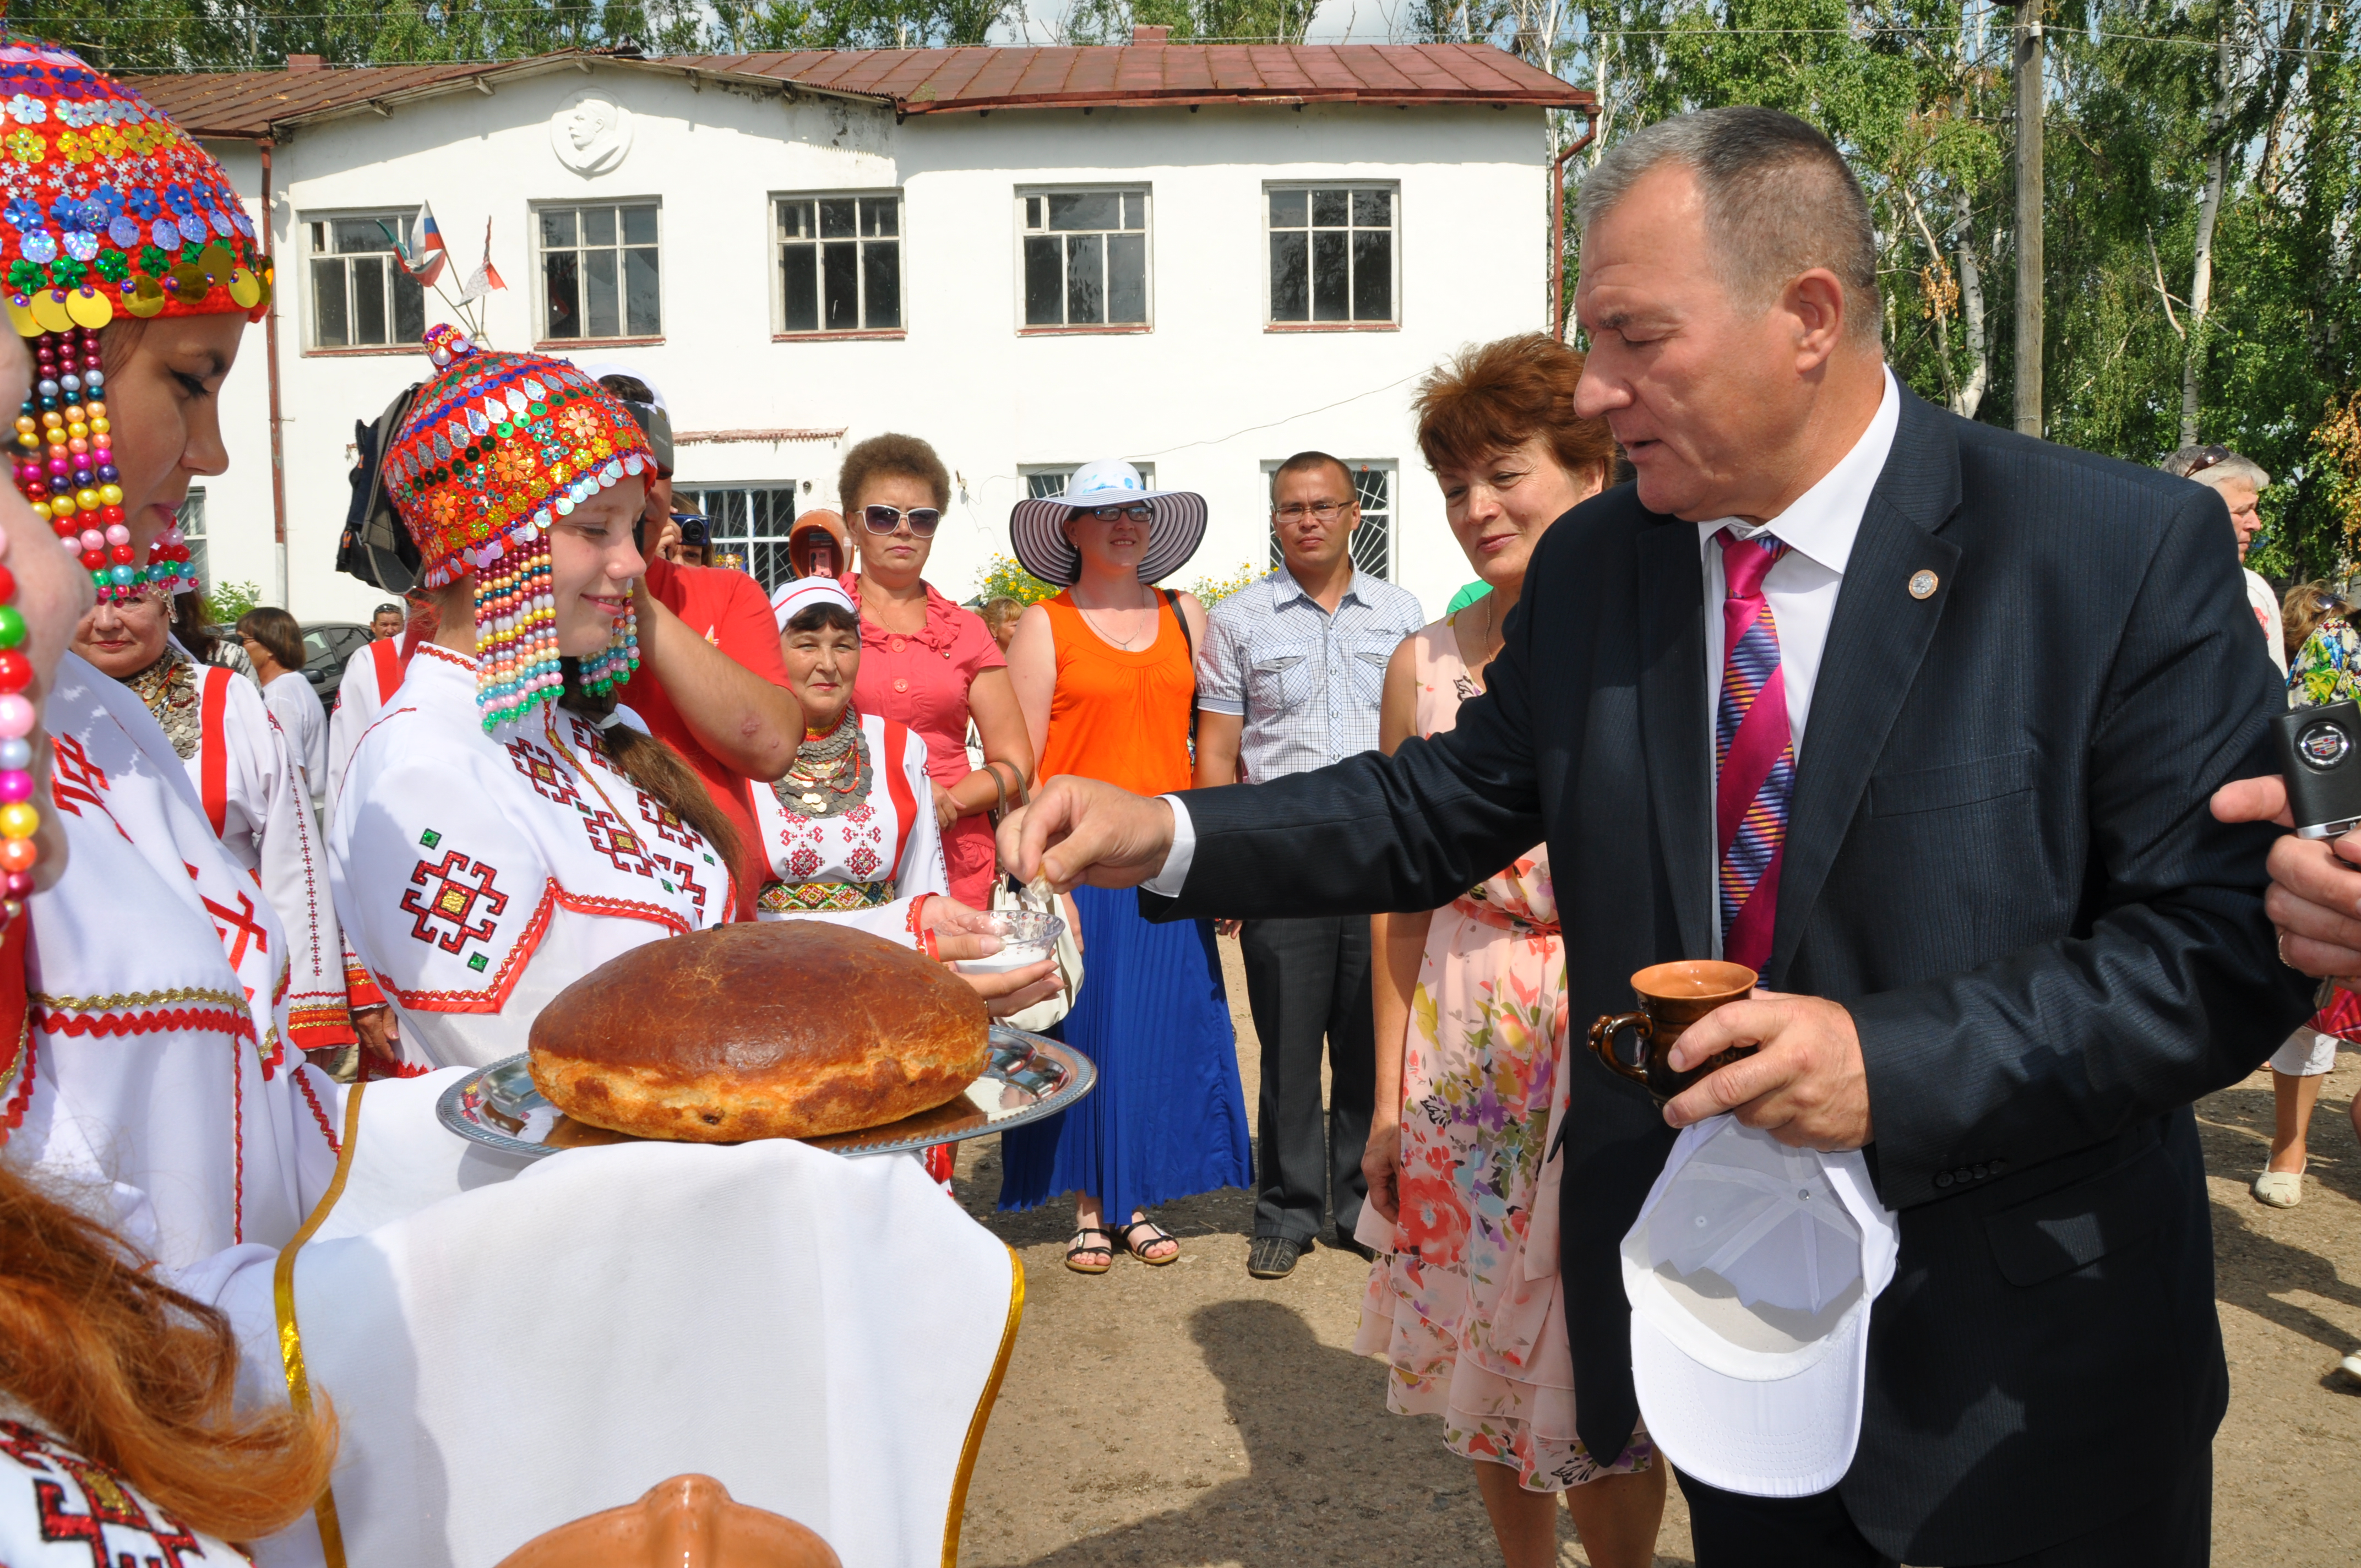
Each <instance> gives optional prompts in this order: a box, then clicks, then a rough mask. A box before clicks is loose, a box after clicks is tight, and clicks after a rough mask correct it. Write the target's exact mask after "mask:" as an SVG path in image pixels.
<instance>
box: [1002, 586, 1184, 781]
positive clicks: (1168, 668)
mask: <svg viewBox="0 0 2361 1568" xmlns="http://www.w3.org/2000/svg"><path fill="white" fill-rule="evenodd" d="M1156 598H1157V605H1156V641H1153V642H1151V643H1149V644H1148V646H1147V647H1145V648H1135V649H1133V650H1132V651H1131V652H1128V653H1126V652H1124V651H1123V650H1122V649H1120V648H1118V647H1116V646H1115V644H1114V643H1112V642H1110V641H1107V640H1106V639H1105V638H1104V637H1101V636H1100V635H1099V634H1098V633H1097V632H1095V631H1093V630H1091V628H1090V624H1089V623H1088V622H1087V621H1085V620H1083V619H1082V610H1081V609H1078V608H1076V606H1075V604H1074V600H1073V596H1072V595H1071V594H1065V593H1061V594H1060V595H1059V596H1058V597H1057V598H1053V599H1047V600H1044V601H1043V603H1042V606H1041V608H1042V609H1046V610H1048V611H1049V631H1050V635H1051V637H1052V638H1053V639H1054V640H1055V641H1056V643H1057V647H1058V684H1057V686H1056V688H1055V690H1054V691H1053V692H1052V693H1051V694H1050V697H1049V737H1048V739H1047V740H1045V741H1044V742H1043V744H1042V748H1041V771H1040V774H1039V776H1040V777H1042V778H1045V779H1046V778H1051V777H1054V776H1055V775H1057V774H1059V773H1076V774H1079V775H1081V776H1082V777H1083V778H1086V779H1100V780H1104V782H1106V783H1108V784H1115V785H1118V786H1120V787H1122V788H1124V789H1127V790H1130V791H1131V792H1132V793H1133V794H1135V795H1162V794H1164V793H1166V792H1167V791H1169V790H1181V789H1187V788H1188V787H1189V779H1190V773H1191V763H1190V761H1189V709H1190V707H1191V705H1193V704H1194V702H1195V701H1196V696H1197V673H1196V670H1195V668H1194V667H1193V665H1192V663H1191V660H1190V657H1189V640H1188V638H1187V636H1186V635H1185V634H1184V633H1183V632H1182V630H1181V627H1180V620H1179V618H1178V616H1177V615H1176V614H1175V613H1174V610H1173V609H1172V607H1171V606H1170V604H1168V603H1167V602H1166V601H1165V598H1164V596H1163V593H1162V592H1161V591H1160V590H1159V592H1158V594H1157V596H1156Z"/></svg>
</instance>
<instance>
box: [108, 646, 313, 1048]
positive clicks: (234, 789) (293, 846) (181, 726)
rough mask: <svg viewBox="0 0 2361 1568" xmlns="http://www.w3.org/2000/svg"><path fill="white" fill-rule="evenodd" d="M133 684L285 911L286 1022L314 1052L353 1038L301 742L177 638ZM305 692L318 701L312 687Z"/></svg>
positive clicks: (228, 844) (207, 804)
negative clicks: (300, 760) (299, 758)
mask: <svg viewBox="0 0 2361 1568" xmlns="http://www.w3.org/2000/svg"><path fill="white" fill-rule="evenodd" d="M124 684H125V685H127V686H129V687H130V688H131V689H132V690H133V691H134V692H136V693H137V694H138V695H139V697H140V699H141V700H142V701H143V702H145V703H146V704H147V705H148V712H149V713H151V714H153V715H154V716H155V718H156V721H157V723H158V724H159V725H161V726H162V727H163V730H164V735H165V738H166V739H167V740H170V741H171V743H172V749H173V750H174V751H176V752H178V753H179V754H180V757H181V766H182V767H184V768H186V769H187V770H188V774H189V782H190V783H192V784H195V785H196V786H197V800H198V803H199V804H200V805H201V806H203V808H204V814H205V820H206V822H207V823H209V824H210V825H211V826H212V828H213V830H214V833H216V834H217V835H219V836H220V838H221V841H222V845H223V847H224V848H225V849H226V850H229V854H230V859H232V860H233V861H236V862H237V864H238V865H239V867H240V868H242V869H243V870H244V871H245V872H247V875H248V876H250V877H252V878H253V879H254V880H255V883H257V885H258V886H259V887H260V888H261V889H262V891H263V894H264V895H265V896H266V897H268V898H269V900H270V907H271V908H273V909H275V910H277V911H278V912H279V923H280V925H281V926H282V927H285V928H286V931H287V938H288V942H289V944H290V946H289V952H288V962H289V965H290V976H289V986H288V997H287V1017H288V1026H289V1028H290V1030H291V1037H292V1038H293V1040H294V1043H295V1045H296V1046H297V1047H299V1048H301V1049H303V1050H307V1051H308V1050H322V1049H326V1048H332V1047H337V1046H346V1045H350V1044H351V1043H352V1040H353V1034H352V1026H351V1022H350V1019H349V1017H348V1015H347V1014H346V1006H345V967H344V951H343V939H342V938H341V937H340V936H339V935H338V933H337V930H336V911H335V904H334V902H333V901H332V900H331V899H330V898H329V896H328V862H327V856H326V853H325V850H326V845H325V843H324V839H323V836H322V834H321V832H320V826H319V819H318V818H317V817H314V816H313V813H312V800H311V795H310V794H309V792H308V791H307V790H306V789H305V788H304V787H303V774H302V769H301V768H300V767H299V765H298V764H297V762H296V761H295V753H294V751H293V748H292V746H291V744H290V742H289V740H288V737H287V734H286V732H285V730H284V729H281V728H280V724H279V721H278V719H277V718H274V717H273V716H272V714H271V712H270V709H269V707H268V706H267V705H266V704H265V702H264V699H263V696H262V689H261V688H260V687H259V686H257V685H255V684H254V683H253V682H252V681H251V680H248V679H247V677H245V676H244V675H241V674H238V673H237V672H236V671H235V670H229V669H225V668H223V667H222V666H220V665H218V664H200V663H194V662H192V661H191V660H189V659H188V657H187V655H186V654H185V652H182V651H181V649H180V648H179V647H178V645H177V644H176V645H174V647H173V648H172V649H171V651H170V652H169V653H168V655H167V658H166V660H165V661H163V662H162V663H159V665H158V666H152V667H150V668H149V669H148V670H144V671H142V672H140V673H139V674H137V675H134V676H132V677H131V678H130V679H129V680H128V681H126V682H125V683H124ZM297 684H298V685H301V684H302V683H301V682H300V681H299V682H298V683H297ZM304 695H305V698H306V700H310V696H311V692H310V688H309V687H308V686H307V687H305V688H304Z"/></svg>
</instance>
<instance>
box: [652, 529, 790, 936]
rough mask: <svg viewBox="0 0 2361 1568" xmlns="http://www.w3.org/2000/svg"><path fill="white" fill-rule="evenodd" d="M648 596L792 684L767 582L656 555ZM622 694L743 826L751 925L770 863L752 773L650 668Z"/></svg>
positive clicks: (779, 681) (743, 876)
mask: <svg viewBox="0 0 2361 1568" xmlns="http://www.w3.org/2000/svg"><path fill="white" fill-rule="evenodd" d="M648 592H649V593H650V594H651V595H652V596H653V597H654V598H655V599H656V600H657V601H658V602H659V603H661V604H662V605H663V606H664V608H665V609H669V610H671V611H672V612H673V613H674V614H675V615H676V616H678V617H680V619H681V620H683V621H684V622H686V624H687V626H688V629H689V630H692V631H694V632H696V633H697V635H698V636H700V637H702V638H704V639H705V640H706V641H708V642H710V643H712V644H713V645H714V646H715V647H717V648H719V649H720V650H721V651H722V652H724V653H727V654H729V655H730V657H731V658H732V659H735V660H736V661H737V662H738V663H741V664H743V665H744V666H745V667H746V668H748V669H750V670H752V671H753V672H754V673H755V674H758V675H760V676H762V677H763V679H764V680H766V681H768V682H770V683H771V684H772V685H774V686H783V685H786V684H787V667H786V665H785V664H784V663H780V661H779V633H778V630H777V628H776V626H775V624H774V622H773V621H772V620H771V601H770V599H769V598H767V597H765V596H764V594H763V587H762V585H761V584H759V583H757V582H756V581H754V579H753V578H752V577H750V576H747V575H746V574H745V573H743V572H740V571H733V570H731V569H730V568H728V567H724V566H683V565H675V564H674V563H673V562H670V561H666V560H664V559H663V558H662V557H654V558H652V559H650V560H649V562H648ZM615 696H616V699H617V700H618V701H620V703H621V704H622V705H623V706H624V707H628V708H630V709H631V711H632V712H634V713H636V714H638V715H639V716H640V717H641V718H643V719H645V720H646V721H647V726H648V729H649V732H650V733H651V734H653V735H654V736H655V738H656V739H657V740H662V741H663V742H664V744H665V745H667V746H670V747H671V748H672V749H673V750H674V751H677V752H679V753H680V754H681V757H682V760H684V761H685V762H687V763H688V765H689V766H690V767H691V768H694V769H695V770H696V771H697V777H699V778H701V779H703V780H704V781H705V789H706V793H707V794H708V795H711V796H712V797H713V804H714V805H716V806H719V807H720V808H721V809H722V811H723V812H724V813H725V814H726V815H727V816H728V817H729V818H730V824H731V826H733V827H735V828H737V829H738V842H739V847H740V850H741V853H740V856H739V862H740V863H739V865H738V867H737V871H736V874H737V878H738V918H739V919H741V920H752V918H754V899H755V896H756V894H759V893H760V892H761V891H762V880H763V879H762V868H763V856H762V852H761V851H762V843H761V836H760V834H759V833H758V832H757V831H756V829H755V827H754V818H753V817H752V814H751V813H750V812H749V811H748V810H747V809H746V775H745V774H743V773H738V772H736V771H735V770H733V769H732V768H730V766H729V765H728V764H726V763H724V762H721V761H720V760H719V758H717V757H715V756H714V755H713V753H712V752H710V751H707V750H706V749H705V748H704V747H703V746H701V745H699V744H698V743H697V737H696V736H694V735H692V734H690V733H689V729H688V725H687V723H686V721H684V720H683V719H682V718H681V717H680V710H679V709H678V708H676V707H673V705H672V698H671V697H670V696H666V695H665V693H664V687H663V685H660V684H659V683H658V682H657V680H656V678H655V676H654V675H653V674H650V673H649V672H648V670H647V668H646V667H645V666H644V665H642V667H641V668H640V669H638V670H637V671H635V672H633V674H632V675H631V680H630V681H629V682H628V683H626V684H625V685H623V686H622V687H620V689H619V690H618V691H617V692H616V694H615Z"/></svg>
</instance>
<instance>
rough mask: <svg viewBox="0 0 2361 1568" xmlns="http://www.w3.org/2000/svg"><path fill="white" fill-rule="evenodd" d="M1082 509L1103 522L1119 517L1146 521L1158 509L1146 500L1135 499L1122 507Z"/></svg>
mask: <svg viewBox="0 0 2361 1568" xmlns="http://www.w3.org/2000/svg"><path fill="white" fill-rule="evenodd" d="M1082 510H1083V512H1084V513H1085V514H1087V515H1088V516H1091V517H1094V518H1097V519H1098V520H1099V521H1101V522H1113V521H1115V519H1116V518H1119V517H1127V518H1129V519H1131V521H1134V522H1146V521H1148V519H1149V518H1151V517H1154V516H1155V515H1156V509H1155V508H1154V507H1152V506H1149V505H1148V503H1147V502H1146V501H1134V502H1132V503H1131V504H1130V505H1129V506H1122V507H1084V508H1083V509H1082Z"/></svg>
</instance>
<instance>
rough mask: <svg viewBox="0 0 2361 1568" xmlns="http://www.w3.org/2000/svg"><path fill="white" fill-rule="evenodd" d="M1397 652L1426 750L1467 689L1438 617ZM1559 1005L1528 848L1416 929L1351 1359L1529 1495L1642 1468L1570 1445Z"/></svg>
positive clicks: (1549, 937) (1552, 943) (1543, 907)
mask: <svg viewBox="0 0 2361 1568" xmlns="http://www.w3.org/2000/svg"><path fill="white" fill-rule="evenodd" d="M1411 641H1412V644H1413V652H1414V658H1415V665H1414V667H1415V672H1416V675H1417V680H1418V693H1417V707H1416V719H1417V726H1418V730H1419V733H1420V734H1422V735H1432V734H1433V733H1435V732H1436V731H1437V730H1442V729H1450V728H1451V725H1452V721H1453V719H1454V718H1455V717H1456V716H1457V713H1458V709H1459V704H1460V702H1461V701H1462V700H1463V699H1465V698H1466V697H1468V696H1474V695H1475V693H1476V691H1477V686H1476V685H1475V683H1474V681H1473V680H1472V679H1471V678H1470V677H1469V675H1468V673H1467V667H1466V663H1463V662H1462V661H1461V659H1460V657H1459V646H1458V639H1457V637H1456V636H1455V633H1454V632H1453V630H1452V628H1451V622H1450V621H1449V620H1447V619H1446V620H1440V621H1437V622H1435V623H1434V624H1433V625H1432V626H1429V627H1427V628H1425V629H1424V630H1421V631H1419V632H1416V633H1415V634H1413V636H1412V639H1411ZM1565 1009H1566V999H1565V942H1564V939H1563V938H1561V937H1560V936H1559V935H1558V920H1557V899H1556V894H1555V893H1554V890H1553V889H1552V887H1551V884H1550V871H1549V855H1548V852H1547V851H1546V850H1544V849H1543V848H1541V847H1539V846H1536V847H1535V848H1534V849H1533V850H1532V853H1530V854H1527V855H1522V856H1520V857H1519V858H1518V859H1517V861H1516V862H1515V863H1514V864H1513V865H1511V866H1510V867H1509V868H1508V869H1507V870H1505V871H1503V872H1500V873H1499V875H1497V876H1492V877H1488V878H1487V879H1485V881H1484V882H1483V883H1480V884H1479V885H1478V886H1477V887H1475V888H1472V889H1470V890H1469V891H1468V892H1467V893H1466V894H1462V895H1461V896H1460V897H1458V898H1455V899H1454V900H1452V902H1451V903H1450V904H1449V905H1445V906H1444V907H1443V908H1441V909H1438V910H1436V911H1435V912H1434V918H1433V924H1432V925H1431V926H1430V927H1428V930H1427V938H1426V953H1425V956H1424V958H1423V959H1421V960H1420V964H1419V974H1418V985H1417V988H1416V989H1415V990H1414V991H1413V992H1411V1019H1410V1035H1409V1039H1408V1041H1407V1042H1406V1045H1405V1048H1404V1050H1403V1053H1402V1113H1401V1162H1402V1176H1401V1214H1400V1221H1399V1223H1397V1224H1396V1225H1395V1226H1394V1234H1393V1239H1392V1245H1391V1247H1390V1249H1389V1250H1385V1251H1380V1252H1379V1253H1378V1257H1377V1260H1376V1261H1375V1263H1374V1264H1372V1265H1371V1266H1370V1270H1369V1281H1368V1288H1367V1291H1366V1293H1365V1294H1364V1295H1363V1297H1362V1300H1361V1327H1360V1333H1359V1337H1358V1339H1357V1341H1356V1343H1355V1346H1354V1348H1355V1349H1356V1350H1357V1351H1359V1352H1360V1353H1361V1354H1365V1355H1377V1356H1381V1357H1383V1358H1384V1360H1385V1361H1386V1363H1387V1364H1388V1365H1389V1367H1390V1368H1391V1369H1392V1371H1391V1376H1389V1378H1388V1379H1387V1382H1386V1405H1387V1408H1388V1409H1391V1410H1393V1411H1394V1412H1395V1413H1397V1414H1400V1415H1439V1416H1441V1417H1442V1418H1443V1428H1444V1442H1445V1443H1446V1444H1448V1445H1449V1447H1450V1449H1451V1451H1452V1452H1453V1453H1457V1454H1461V1455H1464V1456H1465V1457H1466V1458H1469V1459H1479V1460H1488V1461H1491V1462H1493V1463H1496V1464H1506V1465H1510V1466H1511V1467H1513V1468H1514V1469H1515V1470H1516V1472H1517V1475H1518V1478H1519V1480H1520V1481H1521V1483H1522V1484H1523V1485H1524V1486H1525V1487H1526V1488H1527V1489H1528V1490H1532V1491H1537V1492H1558V1491H1564V1490H1565V1488H1566V1487H1568V1486H1581V1485H1582V1484H1583V1483H1584V1482H1586V1481H1591V1480H1595V1479H1597V1478H1598V1476H1600V1475H1610V1474H1620V1473H1624V1472H1629V1471H1633V1470H1642V1469H1645V1468H1647V1466H1648V1464H1649V1463H1650V1461H1651V1457H1652V1453H1653V1451H1652V1449H1651V1448H1650V1446H1649V1443H1648V1441H1647V1439H1646V1437H1645V1435H1644V1434H1643V1433H1642V1434H1635V1435H1634V1436H1633V1438H1632V1440H1631V1447H1629V1448H1628V1449H1626V1450H1625V1451H1624V1452H1623V1453H1621V1454H1619V1455H1617V1456H1616V1458H1615V1461H1614V1463H1613V1464H1600V1463H1599V1461H1598V1459H1596V1458H1595V1457H1594V1456H1593V1455H1592V1454H1591V1453H1590V1451H1589V1450H1587V1448H1585V1447H1584V1446H1583V1445H1582V1442H1581V1440H1580V1439H1579V1438H1577V1437H1576V1436H1575V1429H1574V1366H1573V1360H1572V1356H1571V1353H1570V1352H1569V1350H1568V1347H1567V1342H1566V1323H1565V1310H1564V1307H1563V1305H1562V1304H1561V1302H1560V1300H1559V1284H1558V1272H1557V1196H1556V1182H1555V1180H1554V1175H1555V1172H1554V1168H1552V1169H1550V1170H1548V1171H1546V1172H1545V1170H1544V1157H1545V1155H1546V1154H1547V1152H1548V1147H1549V1142H1550V1136H1551V1133H1552V1130H1553V1129H1554V1126H1555V1124H1556V1121H1557V1116H1558V1114H1561V1113H1563V1111H1564V1107H1565V1097H1564V1095H1563V1093H1562V1092H1561V1091H1562V1089H1563V1087H1564V1084H1563V1075H1564V1071H1565V1042H1566V1015H1565ZM1372 1219H1373V1221H1374V1214H1373V1215H1372ZM1362 1239H1363V1240H1365V1241H1367V1240H1370V1239H1372V1235H1371V1233H1370V1232H1369V1231H1368V1230H1367V1229H1366V1228H1365V1231H1364V1234H1363V1236H1362Z"/></svg>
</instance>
